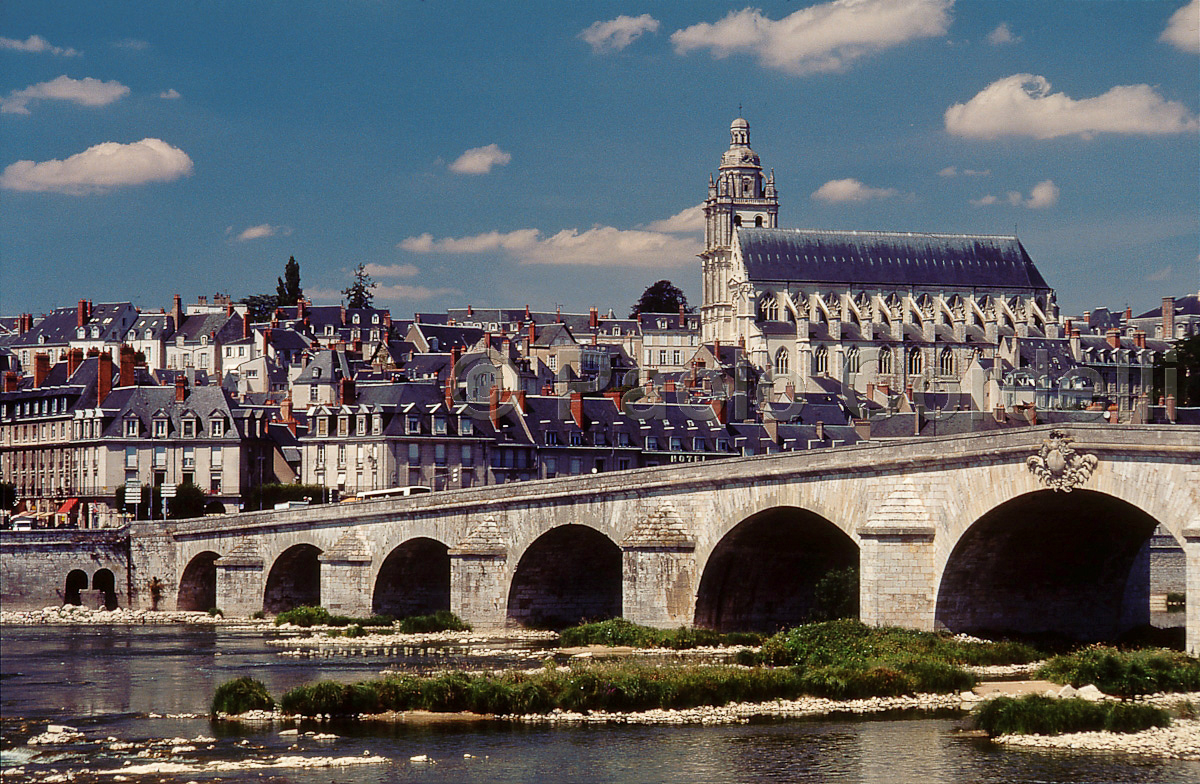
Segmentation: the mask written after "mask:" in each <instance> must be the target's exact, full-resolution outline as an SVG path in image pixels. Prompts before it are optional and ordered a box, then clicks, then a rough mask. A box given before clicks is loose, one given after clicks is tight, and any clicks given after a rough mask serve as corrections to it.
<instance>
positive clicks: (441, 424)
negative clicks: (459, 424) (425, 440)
mask: <svg viewBox="0 0 1200 784" xmlns="http://www.w3.org/2000/svg"><path fill="white" fill-rule="evenodd" d="M433 432H434V433H437V434H438V435H442V434H443V433H445V432H446V417H444V416H435V417H434V418H433Z"/></svg>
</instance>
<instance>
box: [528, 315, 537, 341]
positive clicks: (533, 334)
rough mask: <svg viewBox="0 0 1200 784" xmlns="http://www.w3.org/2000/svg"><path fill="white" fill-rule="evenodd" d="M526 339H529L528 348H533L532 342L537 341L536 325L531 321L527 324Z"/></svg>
mask: <svg viewBox="0 0 1200 784" xmlns="http://www.w3.org/2000/svg"><path fill="white" fill-rule="evenodd" d="M528 337H529V345H530V347H532V346H533V341H535V340H537V324H534V323H533V322H532V321H531V322H529V335H528Z"/></svg>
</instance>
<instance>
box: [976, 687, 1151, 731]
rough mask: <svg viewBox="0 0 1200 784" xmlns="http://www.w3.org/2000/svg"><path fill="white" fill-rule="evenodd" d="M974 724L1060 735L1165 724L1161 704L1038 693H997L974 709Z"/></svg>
mask: <svg viewBox="0 0 1200 784" xmlns="http://www.w3.org/2000/svg"><path fill="white" fill-rule="evenodd" d="M974 721H975V724H976V726H978V727H979V728H980V729H982V730H984V731H985V732H987V734H988V735H990V736H992V737H996V736H998V735H1062V734H1066V733H1075V732H1100V731H1106V732H1122V733H1130V732H1141V731H1142V730H1148V729H1150V728H1152V727H1169V726H1170V725H1171V717H1170V715H1169V714H1168V713H1167V712H1166V711H1165V710H1163V709H1162V708H1157V707H1155V706H1153V705H1145V704H1140V703H1131V702H1109V701H1105V702H1088V701H1087V700H1081V699H1077V698H1076V699H1065V700H1064V699H1056V698H1053V697H1044V696H1042V695H1038V694H1030V695H1026V696H1024V697H1019V698H1016V697H997V698H995V699H992V700H989V701H988V702H986V703H984V704H983V705H981V706H980V707H979V708H977V709H976V711H975V714H974Z"/></svg>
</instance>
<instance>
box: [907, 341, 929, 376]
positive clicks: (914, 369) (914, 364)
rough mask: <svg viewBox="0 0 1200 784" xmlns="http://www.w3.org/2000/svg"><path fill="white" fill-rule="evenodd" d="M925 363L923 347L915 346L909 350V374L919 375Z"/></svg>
mask: <svg viewBox="0 0 1200 784" xmlns="http://www.w3.org/2000/svg"><path fill="white" fill-rule="evenodd" d="M924 365H925V363H924V362H923V361H922V357H921V349H919V348H917V347H916V346H913V347H912V348H911V349H909V350H908V375H910V376H919V375H921V373H922V371H923V369H924Z"/></svg>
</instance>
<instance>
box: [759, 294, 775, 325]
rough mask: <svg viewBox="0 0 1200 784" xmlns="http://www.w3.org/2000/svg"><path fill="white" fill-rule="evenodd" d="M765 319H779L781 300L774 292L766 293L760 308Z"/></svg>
mask: <svg viewBox="0 0 1200 784" xmlns="http://www.w3.org/2000/svg"><path fill="white" fill-rule="evenodd" d="M760 311H761V313H762V320H763V321H779V301H778V300H777V299H775V295H774V294H769V293H768V294H764V295H763V298H762V306H761V308H760Z"/></svg>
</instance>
